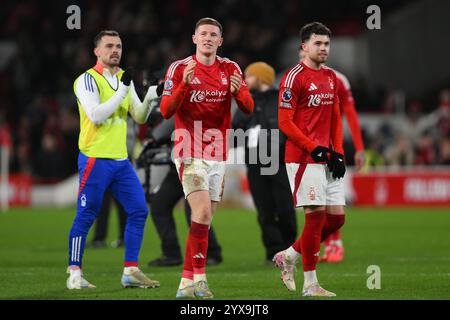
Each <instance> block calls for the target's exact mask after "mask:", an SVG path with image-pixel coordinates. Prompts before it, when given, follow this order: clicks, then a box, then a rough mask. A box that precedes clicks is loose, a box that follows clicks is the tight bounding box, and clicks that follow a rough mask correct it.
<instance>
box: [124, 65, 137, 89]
mask: <svg viewBox="0 0 450 320" xmlns="http://www.w3.org/2000/svg"><path fill="white" fill-rule="evenodd" d="M133 77H134V68H132V67H131V68H128V69H127V70H125V72H124V73H123V74H122V79H121V80H122V83H123V84H124V85H126V86H129V85H130V83H131V80H133Z"/></svg>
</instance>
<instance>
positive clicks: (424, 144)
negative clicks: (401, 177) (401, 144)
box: [414, 133, 436, 165]
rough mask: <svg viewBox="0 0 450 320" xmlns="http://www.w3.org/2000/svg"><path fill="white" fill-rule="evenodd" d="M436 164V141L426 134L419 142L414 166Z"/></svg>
mask: <svg viewBox="0 0 450 320" xmlns="http://www.w3.org/2000/svg"><path fill="white" fill-rule="evenodd" d="M434 163H436V151H435V148H434V141H433V138H432V137H431V135H430V134H428V133H425V134H424V135H422V136H421V137H420V138H419V140H418V141H417V146H416V154H415V161H414V164H416V165H431V164H434Z"/></svg>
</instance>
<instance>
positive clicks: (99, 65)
mask: <svg viewBox="0 0 450 320" xmlns="http://www.w3.org/2000/svg"><path fill="white" fill-rule="evenodd" d="M93 69H94V70H95V71H97V72H98V73H100V74H103V66H102V64H101V63H100V62H99V61H97V63H96V64H95V66H94V67H93Z"/></svg>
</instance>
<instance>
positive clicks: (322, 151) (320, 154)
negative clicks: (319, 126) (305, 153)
mask: <svg viewBox="0 0 450 320" xmlns="http://www.w3.org/2000/svg"><path fill="white" fill-rule="evenodd" d="M329 153H331V150H330V149H328V148H327V147H324V146H317V147H315V148H314V150H313V151H312V152H311V157H312V158H313V160H314V161H315V162H326V163H328V154H329Z"/></svg>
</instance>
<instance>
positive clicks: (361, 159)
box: [355, 150, 366, 171]
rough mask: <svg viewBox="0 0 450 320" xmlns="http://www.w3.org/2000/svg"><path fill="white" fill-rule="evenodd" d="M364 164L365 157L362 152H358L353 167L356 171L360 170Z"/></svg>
mask: <svg viewBox="0 0 450 320" xmlns="http://www.w3.org/2000/svg"><path fill="white" fill-rule="evenodd" d="M365 163H366V157H365V155H364V150H361V151H358V152H356V153H355V165H356V170H358V171H359V170H361V168H362V167H364V164H365Z"/></svg>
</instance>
